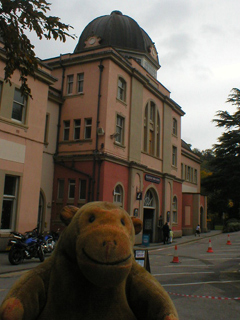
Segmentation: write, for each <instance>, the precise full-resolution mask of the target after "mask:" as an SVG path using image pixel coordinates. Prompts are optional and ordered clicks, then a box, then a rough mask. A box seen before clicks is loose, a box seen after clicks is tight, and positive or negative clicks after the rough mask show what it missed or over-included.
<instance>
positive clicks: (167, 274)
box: [153, 271, 215, 277]
mask: <svg viewBox="0 0 240 320" xmlns="http://www.w3.org/2000/svg"><path fill="white" fill-rule="evenodd" d="M202 273H208V274H209V273H215V272H213V271H203V272H175V273H174V272H172V273H157V274H153V276H154V277H158V276H175V275H180V274H185V275H189V276H190V275H192V274H202Z"/></svg>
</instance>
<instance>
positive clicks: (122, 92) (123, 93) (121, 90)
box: [117, 78, 126, 101]
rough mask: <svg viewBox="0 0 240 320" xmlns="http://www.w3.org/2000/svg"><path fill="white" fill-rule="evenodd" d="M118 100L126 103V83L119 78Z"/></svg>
mask: <svg viewBox="0 0 240 320" xmlns="http://www.w3.org/2000/svg"><path fill="white" fill-rule="evenodd" d="M117 97H118V99H120V100H122V101H126V82H125V80H124V79H122V78H119V79H118V94H117Z"/></svg>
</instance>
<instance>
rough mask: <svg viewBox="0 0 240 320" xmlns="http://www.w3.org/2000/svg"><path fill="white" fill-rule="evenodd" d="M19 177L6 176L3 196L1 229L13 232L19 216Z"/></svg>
mask: <svg viewBox="0 0 240 320" xmlns="http://www.w3.org/2000/svg"><path fill="white" fill-rule="evenodd" d="M18 184H19V177H16V176H11V175H6V176H5V184H4V194H3V205H2V216H1V229H3V230H13V229H14V228H15V219H16V214H17V200H18Z"/></svg>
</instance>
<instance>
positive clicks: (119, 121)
mask: <svg viewBox="0 0 240 320" xmlns="http://www.w3.org/2000/svg"><path fill="white" fill-rule="evenodd" d="M124 127H125V118H124V117H123V116H121V115H119V114H117V118H116V133H118V135H117V136H116V138H115V142H117V143H119V144H121V145H123V144H124Z"/></svg>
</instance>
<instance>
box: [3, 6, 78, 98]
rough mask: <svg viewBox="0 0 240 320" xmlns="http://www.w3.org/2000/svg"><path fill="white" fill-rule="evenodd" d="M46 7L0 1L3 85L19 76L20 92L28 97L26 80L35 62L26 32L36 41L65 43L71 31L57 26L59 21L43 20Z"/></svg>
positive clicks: (50, 17) (28, 89)
mask: <svg viewBox="0 0 240 320" xmlns="http://www.w3.org/2000/svg"><path fill="white" fill-rule="evenodd" d="M49 10H50V3H48V2H46V1H45V0H28V1H26V0H0V38H1V40H2V42H3V44H4V51H5V55H6V66H5V69H4V70H5V81H6V82H9V83H10V84H11V80H10V79H11V76H12V74H13V72H14V71H15V70H16V69H18V70H19V72H20V81H21V84H22V85H21V91H22V93H23V94H27V95H30V96H31V89H30V88H29V87H28V85H27V76H29V75H30V76H34V74H35V71H36V69H37V67H38V62H39V60H38V59H37V57H36V56H35V52H34V46H33V45H32V44H31V42H30V40H29V38H28V37H27V35H26V30H29V31H33V32H35V33H36V35H37V37H38V38H39V39H42V38H43V37H44V38H46V39H48V40H49V39H52V38H53V39H55V40H57V39H59V40H60V41H63V42H65V41H66V38H67V37H71V38H75V35H70V34H69V33H68V31H69V29H71V28H72V27H71V26H70V25H66V24H64V23H62V22H60V18H58V17H54V16H47V15H46V13H47V12H48V11H49Z"/></svg>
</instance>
